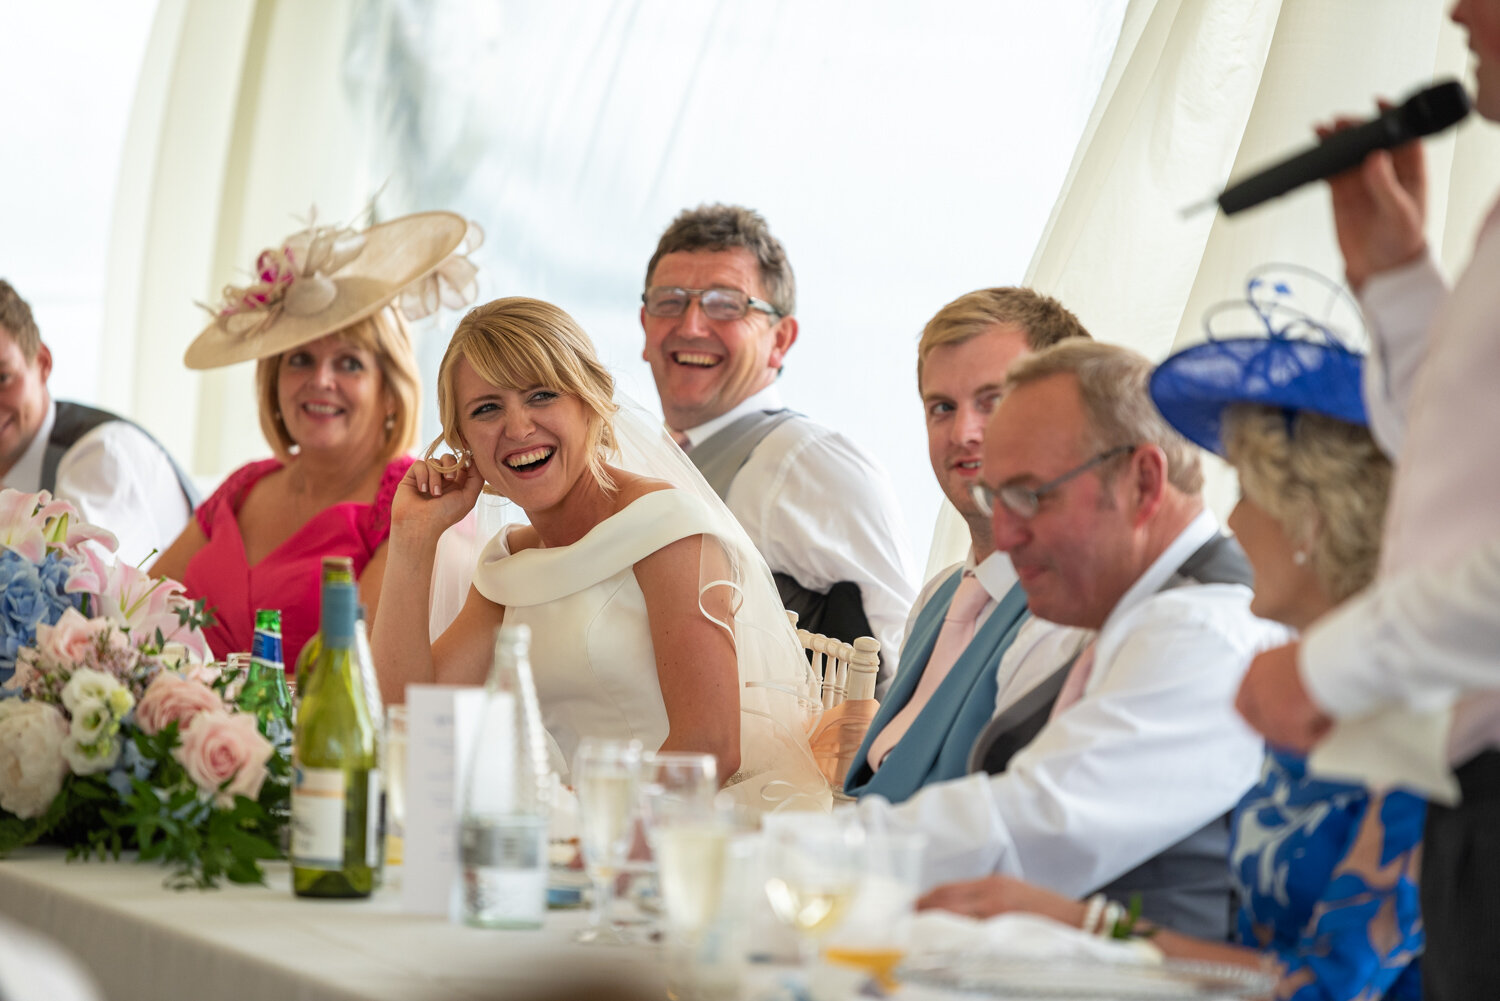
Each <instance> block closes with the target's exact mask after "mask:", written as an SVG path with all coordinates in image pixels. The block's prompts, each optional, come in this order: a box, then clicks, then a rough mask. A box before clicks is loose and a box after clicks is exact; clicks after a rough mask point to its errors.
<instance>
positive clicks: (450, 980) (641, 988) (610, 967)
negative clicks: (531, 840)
mask: <svg viewBox="0 0 1500 1001" xmlns="http://www.w3.org/2000/svg"><path fill="white" fill-rule="evenodd" d="M264 868H265V874H266V882H265V884H264V885H234V884H229V883H224V884H222V885H220V886H219V887H217V888H214V889H210V890H198V889H183V890H179V889H173V888H171V887H170V886H168V885H167V879H168V877H169V876H170V871H169V870H168V869H165V868H163V867H162V866H160V865H158V864H156V863H140V862H136V861H134V860H133V859H131V858H130V857H129V856H128V855H127V856H123V857H122V858H121V860H119V861H115V860H104V861H100V860H98V859H88V860H84V859H75V860H72V861H69V860H68V859H67V853H66V852H65V851H64V850H63V849H60V848H50V847H28V848H23V849H21V850H19V851H16V852H14V853H13V854H11V855H10V856H8V857H7V858H5V859H4V860H0V915H3V916H4V917H6V918H9V919H10V920H12V921H14V922H17V923H19V924H21V925H23V926H26V927H27V928H29V929H31V930H33V931H35V932H39V933H41V934H42V935H45V936H48V937H50V938H52V939H54V940H55V941H56V942H57V943H58V944H60V945H61V946H62V947H63V949H65V950H66V951H67V952H68V953H70V954H71V955H72V956H73V957H74V958H75V959H76V960H77V961H78V962H79V963H81V964H82V965H83V967H84V968H85V969H86V970H87V972H88V973H89V974H90V975H91V976H92V978H93V980H94V981H95V983H96V984H97V986H98V988H99V991H100V992H101V994H102V995H103V997H104V998H105V999H106V1001H204V999H225V1001H509V999H525V1001H531V999H538V1001H542V999H557V1001H563V999H570V1001H571V999H575V998H577V999H589V998H599V999H601V1001H603V999H611V998H619V999H632V1001H634V999H648V998H649V999H656V998H664V997H666V971H665V967H664V964H663V961H662V958H661V950H660V948H659V947H658V946H656V945H655V944H654V943H651V942H649V941H647V942H642V943H640V944H639V945H637V946H630V947H614V948H610V947H599V946H592V947H590V946H583V945H577V944H575V943H574V942H573V941H572V937H573V933H574V932H575V931H577V930H578V929H579V928H581V927H583V925H584V924H585V923H586V922H587V919H588V918H587V913H586V912H585V911H582V910H559V911H549V912H548V913H547V916H546V920H545V922H544V925H543V927H542V928H541V929H539V930H527V931H497V930H490V929H479V928H470V927H467V926H465V925H462V924H456V923H453V922H450V921H447V920H445V919H443V918H438V917H423V916H416V915H412V914H406V913H403V912H402V910H401V909H400V894H399V893H398V892H397V891H396V890H395V888H394V886H393V885H392V884H393V883H394V882H395V881H396V880H399V878H400V873H399V870H393V871H392V873H391V876H390V878H389V879H388V880H387V885H386V886H384V887H382V888H381V889H380V890H378V891H377V892H376V893H375V894H374V895H373V896H372V897H370V898H368V899H364V900H311V899H303V898H298V897H295V896H293V894H292V891H291V876H290V869H289V867H288V865H287V863H285V862H271V863H268V864H266V865H265V867H264Z"/></svg>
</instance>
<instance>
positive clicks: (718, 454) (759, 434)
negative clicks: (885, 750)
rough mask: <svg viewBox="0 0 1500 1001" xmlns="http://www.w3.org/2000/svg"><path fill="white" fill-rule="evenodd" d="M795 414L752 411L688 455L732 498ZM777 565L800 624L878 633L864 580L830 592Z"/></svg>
mask: <svg viewBox="0 0 1500 1001" xmlns="http://www.w3.org/2000/svg"><path fill="white" fill-rule="evenodd" d="M794 418H802V415H801V414H799V413H797V412H796V411H794V410H785V409H783V410H757V411H754V412H753V413H748V414H746V415H744V416H743V417H740V418H738V419H737V420H734V421H732V422H731V423H730V424H729V426H727V427H724V428H721V429H720V430H718V431H717V432H715V433H714V434H713V435H711V436H709V437H708V438H705V439H704V440H703V441H702V442H700V443H699V444H697V445H694V446H693V447H692V449H691V450H690V451H689V452H688V458H689V459H692V460H693V465H695V466H697V467H698V472H700V473H702V474H703V478H704V479H705V480H707V481H708V485H709V486H711V487H713V488H714V493H716V494H718V495H719V497H720V498H721V499H722V500H723V501H724V502H725V503H728V502H729V487H730V485H731V484H732V483H734V478H735V477H736V476H738V475H739V472H740V469H742V468H743V467H744V465H745V463H746V462H747V461H748V460H749V459H750V456H751V454H752V453H754V451H755V450H756V448H758V447H759V446H760V443H761V442H762V441H764V440H765V437H766V436H767V435H769V434H770V433H771V432H772V431H774V430H776V429H777V428H778V427H780V426H781V425H782V424H784V423H786V422H787V421H789V420H792V419H794ZM802 419H805V418H802ZM771 569H772V571H773V572H772V574H771V576H772V577H774V578H775V580H776V590H777V592H778V593H779V594H780V595H781V604H782V605H783V606H784V607H785V608H787V609H788V610H789V611H793V612H796V613H797V625H798V626H799V627H801V628H803V629H807V630H810V631H812V632H815V633H822V634H824V635H825V636H832V637H835V638H837V639H840V640H843V641H844V642H845V643H853V642H854V641H855V640H856V639H858V638H859V637H861V636H869V635H872V634H873V632H874V630H872V629H871V628H870V620H869V618H868V617H867V616H866V615H865V609H864V601H863V599H862V597H861V595H860V591H859V585H858V584H855V583H854V582H852V581H846V580H844V581H839V582H837V583H836V584H834V585H833V587H831V588H829V589H828V593H826V594H824V593H822V592H820V591H814V590H812V589H811V588H808V587H806V586H804V585H803V584H802V583H801V582H799V581H798V580H797V579H796V578H794V577H793V576H792V575H791V574H789V573H786V572H785V571H784V570H778V569H777V568H775V567H772V568H771ZM891 656H893V653H887V654H886V657H885V658H882V659H889V658H890V657H891Z"/></svg>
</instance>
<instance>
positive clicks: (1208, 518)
mask: <svg viewBox="0 0 1500 1001" xmlns="http://www.w3.org/2000/svg"><path fill="white" fill-rule="evenodd" d="M1218 532H1219V519H1218V518H1215V517H1214V514H1213V512H1212V511H1210V510H1209V509H1208V508H1204V509H1203V511H1202V512H1201V513H1200V514H1199V515H1198V517H1196V518H1194V519H1193V520H1192V521H1190V522H1189V523H1188V526H1187V528H1184V529H1183V530H1182V531H1181V532H1180V533H1178V535H1177V538H1175V539H1173V540H1172V542H1171V544H1170V545H1168V546H1167V548H1166V549H1164V550H1162V554H1161V555H1160V556H1158V557H1157V558H1156V559H1155V560H1154V561H1153V562H1152V564H1151V565H1150V566H1149V567H1147V568H1146V572H1145V573H1143V574H1141V575H1140V576H1139V577H1137V578H1136V579H1135V583H1134V584H1132V585H1130V588H1129V590H1127V591H1126V592H1125V594H1124V595H1123V596H1122V597H1121V598H1120V600H1119V601H1117V602H1115V607H1114V608H1112V609H1110V611H1109V617H1108V618H1106V619H1105V620H1104V626H1103V628H1102V629H1100V630H1099V631H1100V632H1101V633H1102V632H1104V630H1105V629H1108V628H1109V626H1110V623H1112V622H1114V621H1116V620H1117V619H1118V618H1119V617H1120V616H1122V615H1124V614H1125V613H1126V612H1128V611H1130V609H1132V608H1134V607H1135V606H1136V605H1139V604H1140V603H1141V602H1143V601H1145V600H1146V599H1147V598H1149V597H1151V596H1152V595H1153V594H1155V593H1156V592H1157V591H1160V590H1161V587H1162V585H1163V584H1165V583H1166V582H1167V581H1168V580H1170V579H1171V577H1172V575H1173V574H1174V573H1176V572H1177V568H1178V567H1180V566H1182V564H1183V562H1184V561H1185V560H1187V558H1188V557H1189V556H1191V555H1193V554H1194V553H1195V552H1197V551H1198V549H1199V547H1201V546H1202V545H1203V544H1204V543H1205V542H1207V541H1208V540H1209V539H1212V538H1213V537H1214V536H1215V535H1217V534H1218Z"/></svg>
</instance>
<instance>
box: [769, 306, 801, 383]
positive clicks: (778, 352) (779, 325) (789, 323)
mask: <svg viewBox="0 0 1500 1001" xmlns="http://www.w3.org/2000/svg"><path fill="white" fill-rule="evenodd" d="M796 343H797V318H796V317H795V316H783V317H782V318H781V319H780V320H778V321H776V325H775V326H774V327H772V328H771V354H770V356H769V357H767V359H766V365H767V367H769V368H774V369H776V370H778V371H780V369H781V366H782V361H783V359H785V358H786V353H787V352H788V351H790V350H791V348H792V345H793V344H796Z"/></svg>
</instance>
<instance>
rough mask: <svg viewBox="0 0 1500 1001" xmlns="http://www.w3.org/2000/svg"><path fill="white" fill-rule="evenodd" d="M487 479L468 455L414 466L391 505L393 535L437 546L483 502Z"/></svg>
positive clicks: (409, 470) (447, 456)
mask: <svg viewBox="0 0 1500 1001" xmlns="http://www.w3.org/2000/svg"><path fill="white" fill-rule="evenodd" d="M483 486H484V477H482V476H480V475H479V471H478V470H477V469H475V468H474V463H473V460H472V459H471V458H470V457H469V454H468V452H467V451H465V452H464V453H462V454H461V455H456V456H455V455H444V456H441V457H439V458H435V459H418V460H417V461H416V462H414V463H412V464H411V468H409V469H408V470H407V471H406V475H405V476H404V477H402V478H401V483H400V485H399V486H397V488H396V496H395V498H394V499H393V500H392V502H391V533H392V534H393V535H399V536H401V537H402V539H411V540H413V541H418V540H424V541H425V540H430V541H432V542H436V539H437V537H438V536H439V535H442V534H443V532H445V531H446V530H447V529H448V528H449V527H451V526H453V525H455V524H457V523H458V522H459V521H461V520H463V518H464V516H465V515H467V514H468V513H469V511H470V510H472V509H473V507H474V502H475V501H476V500H477V499H478V498H479V491H480V489H481V488H482V487H483Z"/></svg>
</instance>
